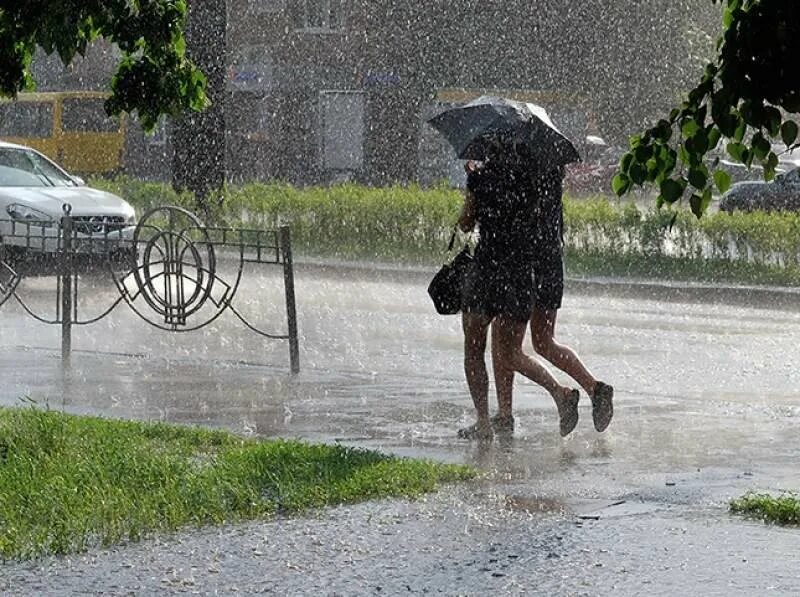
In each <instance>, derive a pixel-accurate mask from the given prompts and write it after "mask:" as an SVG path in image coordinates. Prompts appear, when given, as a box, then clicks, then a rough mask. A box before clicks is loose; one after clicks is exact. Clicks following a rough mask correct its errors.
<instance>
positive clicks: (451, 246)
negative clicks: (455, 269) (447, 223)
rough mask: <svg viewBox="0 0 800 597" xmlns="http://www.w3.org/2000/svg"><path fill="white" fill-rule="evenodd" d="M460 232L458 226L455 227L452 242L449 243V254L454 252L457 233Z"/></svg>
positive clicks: (451, 237)
mask: <svg viewBox="0 0 800 597" xmlns="http://www.w3.org/2000/svg"><path fill="white" fill-rule="evenodd" d="M457 231H458V224H456V225H455V226H453V234H451V235H450V242H449V243H447V252H448V253H449V252H450V251H452V250H453V245H454V244H455V243H456V232H457Z"/></svg>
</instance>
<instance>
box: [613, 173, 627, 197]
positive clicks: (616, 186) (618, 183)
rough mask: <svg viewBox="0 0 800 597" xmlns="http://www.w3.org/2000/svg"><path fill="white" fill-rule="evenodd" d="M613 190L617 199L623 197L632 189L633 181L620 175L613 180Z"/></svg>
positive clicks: (624, 175)
mask: <svg viewBox="0 0 800 597" xmlns="http://www.w3.org/2000/svg"><path fill="white" fill-rule="evenodd" d="M611 188H612V189H613V190H614V193H615V194H616V195H617V197H622V196H623V195H624V194H625V193H627V192H628V191H629V190H630V188H631V180H630V178H628V176H627V175H626V174H623V173H621V172H620V173H619V174H617V175H616V176H615V177H614V178H613V179H612V180H611Z"/></svg>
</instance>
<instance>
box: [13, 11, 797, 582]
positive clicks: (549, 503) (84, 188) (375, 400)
mask: <svg viewBox="0 0 800 597" xmlns="http://www.w3.org/2000/svg"><path fill="white" fill-rule="evenodd" d="M0 11H2V9H0ZM721 16H722V8H721V7H720V6H719V4H714V3H712V2H711V1H710V0H680V1H678V2H676V1H671V0H654V1H650V2H628V3H625V2H608V1H605V2H601V1H600V0H586V1H583V2H556V1H554V0H543V1H537V2H522V1H520V0H508V1H506V2H496V1H494V0H489V1H486V0H485V1H483V2H476V1H474V0H465V1H464V2H461V3H453V2H444V1H440V0H432V1H429V2H398V1H390V0H387V1H382V2H367V1H363V0H362V1H356V0H352V1H344V0H300V1H286V0H227V1H226V2H213V3H201V2H194V1H191V0H190V2H189V22H188V25H187V29H186V39H187V54H188V56H189V57H190V58H191V59H192V60H194V61H195V63H196V64H197V65H198V67H199V68H200V69H201V70H202V71H203V72H204V73H205V75H206V77H207V89H206V93H207V95H208V97H209V99H210V101H211V104H210V106H209V107H208V108H207V109H206V110H205V111H200V112H185V113H183V114H181V115H177V116H169V115H165V116H163V117H162V118H161V119H160V120H159V121H158V123H157V125H156V126H155V128H154V130H149V131H148V130H145V127H143V126H142V125H141V124H140V122H139V121H137V118H136V115H135V114H128V115H125V116H123V117H122V118H121V119H118V118H112V117H109V116H108V115H107V114H106V113H105V111H104V109H103V108H104V101H105V98H106V97H107V93H108V92H109V91H110V88H109V82H110V80H111V77H112V75H113V73H114V71H115V69H116V67H117V64H118V61H119V59H120V56H121V52H120V50H119V48H117V47H116V46H115V45H114V44H113V43H110V42H108V41H106V40H103V39H99V40H97V41H95V42H94V43H93V44H91V46H90V47H89V48H88V50H87V51H86V53H85V55H84V56H80V55H79V56H76V58H75V59H74V60H73V61H72V63H71V64H70V65H69V66H66V67H65V66H64V65H63V64H62V62H61V60H60V59H59V57H58V55H57V54H50V55H48V54H47V53H46V52H45V51H44V50H43V49H42V48H39V49H38V50H37V52H36V56H35V60H34V62H33V64H32V66H31V74H32V77H33V79H34V80H35V82H36V90H35V93H22V94H20V96H19V97H18V99H17V100H15V101H11V100H7V99H5V98H4V99H2V100H0V208H2V210H3V211H2V212H0V241H2V243H3V245H2V247H3V248H2V252H0V258H2V259H0V371H2V382H3V383H2V384H0V406H3V407H17V406H20V405H23V404H31V403H32V404H34V405H36V406H37V407H40V408H46V409H53V410H59V411H64V412H67V413H73V414H81V415H99V416H103V417H109V418H117V419H133V420H141V421H153V422H167V423H177V424H181V425H198V426H202V427H208V428H213V429H225V430H230V431H233V432H235V433H237V434H239V435H242V436H244V437H247V438H262V439H276V438H287V439H300V440H303V441H308V442H318V443H324V444H340V445H345V446H354V447H358V448H365V449H370V450H377V451H380V452H384V453H388V454H393V455H398V456H402V457H409V458H421V459H429V460H434V461H440V462H446V463H457V464H467V465H470V466H473V467H475V468H476V469H477V470H478V471H479V477H478V479H477V480H475V481H470V482H469V483H465V484H458V485H447V486H444V487H442V488H440V489H439V490H438V491H437V492H435V493H433V494H429V495H426V496H424V497H423V498H420V499H418V500H411V501H408V500H402V499H386V500H380V501H368V502H363V503H357V504H344V505H340V506H336V507H333V508H326V509H322V510H320V511H314V512H311V513H307V514H303V515H302V516H295V517H290V516H279V517H278V518H276V519H274V520H266V521H252V522H235V523H234V522H228V523H226V524H224V525H221V526H219V527H204V528H201V529H187V530H183V531H179V532H177V533H174V534H168V535H158V536H155V537H148V538H145V539H143V540H141V541H137V542H130V543H126V544H123V545H116V546H113V547H109V548H100V547H98V548H94V549H91V550H89V551H87V552H84V553H79V554H76V555H73V556H69V557H61V556H47V557H44V558H39V559H36V560H31V561H21V562H3V563H0V592H2V593H3V594H31V595H33V594H37V595H50V594H53V595H55V594H80V593H104V594H114V595H116V594H131V593H133V594H174V593H183V592H194V593H200V594H218V593H219V594H231V593H236V592H241V593H254V592H276V593H281V594H326V595H340V594H342V595H349V594H353V595H362V594H363V595H366V594H387V595H395V594H400V593H403V594H408V593H411V594H418V593H420V594H421V593H431V592H437V593H441V594H447V595H479V594H487V593H489V592H494V593H496V594H499V595H506V594H508V595H517V594H535V595H611V594H613V595H620V596H624V595H641V594H655V595H658V594H674V593H675V592H677V591H679V590H688V591H691V592H693V593H696V594H703V595H722V594H725V595H754V594H766V593H768V592H770V593H773V594H777V595H795V594H798V592H800V575H798V573H797V570H796V565H795V562H794V560H795V554H796V553H798V550H799V549H800V535H798V534H797V532H796V528H791V527H789V528H785V529H782V528H778V527H776V526H772V525H766V524H762V523H761V522H760V521H754V520H749V519H746V518H743V517H741V516H737V515H735V514H733V513H731V512H730V508H729V505H730V502H731V500H734V499H736V498H739V497H741V496H742V495H746V494H748V493H749V492H755V493H769V494H774V495H778V494H785V493H787V492H788V493H789V494H791V495H794V494H795V492H797V491H798V485H797V471H796V466H795V461H796V459H797V456H798V454H800V440H798V436H797V433H796V427H797V421H798V417H800V397H799V396H800V395H798V392H797V387H798V385H800V373H799V372H798V369H797V367H796V366H795V363H796V362H797V361H798V360H800V343H798V342H797V338H798V337H800V301H798V300H797V299H798V294H797V284H798V281H799V280H800V274H798V272H799V271H800V269H798V251H797V246H796V241H795V240H794V237H795V236H796V234H795V233H794V232H795V230H796V229H797V228H796V222H795V220H794V219H792V218H796V213H795V211H794V210H796V209H797V208H798V206H800V205H798V204H797V203H796V202H797V199H796V198H797V197H800V178H798V172H800V170H797V168H798V167H800V156H797V155H796V154H797V150H796V151H794V152H791V151H790V148H789V147H784V149H785V151H784V152H782V153H781V154H780V161H779V164H778V167H777V170H776V172H777V174H778V176H777V178H776V179H775V181H774V182H771V183H765V182H764V180H763V175H762V174H763V173H762V172H761V171H759V167H758V166H754V167H753V168H751V169H747V168H745V167H744V166H742V165H741V164H735V163H733V162H732V161H730V160H728V159H727V158H726V156H725V155H724V154H720V155H721V157H722V159H721V160H718V162H717V163H718V164H721V166H720V167H722V168H724V169H725V170H726V172H728V174H729V175H730V177H731V179H732V181H733V182H734V183H735V184H734V186H733V188H732V191H731V192H730V195H729V196H728V198H727V199H725V202H723V200H722V197H721V195H722V193H715V194H714V197H713V199H712V201H711V204H710V206H709V208H708V211H707V213H705V214H704V215H703V217H702V218H699V219H698V218H697V217H695V215H693V214H692V213H691V210H690V205H689V202H688V199H687V200H685V201H682V202H680V203H678V204H676V205H675V206H667V207H662V208H660V209H659V208H658V207H657V206H656V196H657V195H658V189H657V188H653V187H652V186H651V187H648V186H644V187H641V188H638V187H637V188H636V189H635V190H633V191H631V192H630V193H628V194H627V195H625V196H624V197H622V198H618V197H616V195H615V193H614V192H613V190H612V178H613V177H614V175H615V173H616V172H617V168H618V164H619V162H620V159H621V157H622V156H623V155H624V154H625V152H626V151H628V149H629V145H628V143H629V138H630V137H631V136H632V135H634V134H637V133H641V132H642V131H643V130H645V129H646V128H647V127H649V126H652V125H653V124H654V123H655V122H656V121H658V119H660V118H665V117H666V115H667V114H669V112H670V110H671V109H672V108H674V107H676V106H679V105H680V102H681V101H682V99H683V97H684V96H685V94H686V93H687V92H688V91H689V90H690V89H691V88H692V87H694V86H695V85H697V84H698V82H699V80H700V77H701V76H702V72H703V68H704V66H705V65H706V63H708V62H709V61H710V60H713V59H714V57H715V49H714V48H715V46H714V44H715V41H716V39H717V38H718V37H719V36H720V34H721V33H722V30H723V29H722V19H721ZM487 97H501V98H507V99H508V100H512V101H511V102H507V103H508V104H511V105H515V106H517V108H519V106H524V105H531V106H534V107H536V109H538V110H541V111H542V112H541V113H542V114H545V116H546V117H547V119H548V120H547V121H546V124H548V126H549V127H550V128H549V129H548V127H544V128H545V129H548V131H549V132H548V134H550V135H551V136H553V137H554V138H556V137H557V141H558V143H559V144H562V143H563V145H560V147H561V150H563V152H566V153H569V154H570V156H572V154H571V152H573V151H574V152H575V155H574V159H573V157H570V158H569V159H566V158H565V159H563V163H561V164H559V167H563V168H564V172H565V174H564V179H563V191H564V215H563V218H564V226H565V229H564V231H563V237H564V242H565V248H564V261H565V271H566V278H565V286H564V296H563V304H562V306H561V308H560V309H559V318H558V325H557V328H556V339H557V340H558V341H559V342H561V343H563V344H565V345H568V346H569V347H571V348H572V349H573V350H574V351H575V352H576V353H577V354H579V355H580V359H581V360H582V361H583V362H584V363H585V364H586V366H587V367H588V368H589V369H590V370H591V371H592V374H593V375H596V376H597V378H598V379H602V380H605V381H607V382H608V383H609V384H612V385H613V387H614V417H613V420H612V421H611V423H610V426H609V427H608V429H607V430H606V431H604V432H602V433H600V432H598V431H596V430H595V429H594V428H593V426H592V400H591V397H590V396H589V395H587V392H585V391H584V390H583V389H581V390H580V399H579V402H578V407H577V408H578V423H577V426H576V427H575V430H574V431H572V432H571V433H569V434H568V435H567V437H564V438H562V437H561V436H560V434H559V414H558V412H557V410H556V408H555V407H554V404H553V399H552V398H551V397H550V395H549V394H548V392H546V391H545V390H544V389H543V388H542V387H540V386H538V385H537V384H534V383H532V382H530V381H528V380H527V379H525V378H523V377H522V375H517V376H516V377H515V381H514V386H513V412H514V417H515V424H514V425H515V426H514V428H513V433H512V434H510V435H509V434H503V433H496V434H495V435H494V439H493V441H490V442H482V441H472V440H469V439H462V438H460V437H458V435H457V432H458V430H459V429H461V428H465V427H466V426H468V425H471V424H472V423H474V422H475V407H474V406H473V401H472V400H471V398H470V390H469V387H468V384H467V381H466V379H465V364H464V361H465V337H464V331H463V329H462V319H461V315H460V314H458V315H456V314H450V315H441V314H439V313H437V312H436V308H435V307H434V304H433V303H432V302H431V297H430V296H429V294H428V292H427V288H428V285H429V284H430V282H431V279H432V278H433V276H434V274H435V273H436V272H437V270H439V268H440V267H441V265H442V264H443V263H445V262H446V261H447V260H448V259H451V258H452V256H453V253H454V251H448V250H447V244H448V239H449V238H450V236H451V233H452V232H453V228H454V226H456V224H457V220H458V218H459V211H460V210H461V205H462V200H463V197H464V196H465V193H468V191H467V190H466V189H467V186H468V177H469V174H468V173H469V168H470V165H469V164H470V163H469V162H467V160H466V157H465V155H466V154H465V153H464V151H466V149H465V148H466V147H467V144H466V142H465V143H462V145H461V146H460V147H458V148H456V147H455V146H456V145H457V143H454V142H453V141H452V140H451V139H450V140H449V139H448V137H447V134H446V133H445V132H444V131H443V130H442V128H443V127H438V126H436V125H435V124H434V123H436V119H437V118H439V119H440V120H441V119H442V118H443V115H445V114H446V113H447V111H448V110H452V109H455V108H458V107H463V106H464V105H469V102H476V101H477V102H480V101H481V99H479V98H487ZM454 126H456V127H457V126H458V123H456V125H454ZM54 127H60V130H59V131H58V132H57V133H54V130H55V129H54ZM537 131H539V132H538V133H537V134H539V135H542V134H543V133H542V132H541V128H537ZM553 131H555V133H554V132H553ZM556 133H557V136H556ZM75 139H77V141H78V142H77V143H76V142H74V140H75ZM56 140H58V141H59V142H60V143H62V145H61V146H59V147H56V145H54V144H52V143H50V142H51V141H52V142H53V143H55V141H56ZM4 142H10V143H12V144H16V145H22V146H25V147H31V148H33V149H35V150H37V151H38V152H41V154H43V155H45V156H46V157H47V158H49V159H50V160H52V161H54V162H55V163H56V164H58V165H59V166H60V167H61V168H63V171H62V170H61V169H57V170H53V171H50V170H46V166H45V165H38V166H37V165H35V164H34V165H33V166H32V168H33V170H31V172H26V173H25V175H26V176H29V175H33V178H32V180H33V182H32V183H31V184H34V186H39V187H41V186H46V187H47V194H48V200H52V201H59V203H58V206H59V209H57V210H55V211H48V209H49V208H47V207H45V202H44V201H41V202H40V203H34V202H33V201H31V203H30V205H27V204H25V201H26V197H27V196H28V195H23V193H22V192H16V194H14V193H15V192H11V191H8V189H9V188H12V189H13V188H20V186H22V185H21V183H18V182H14V183H13V184H11V183H8V184H5V183H2V179H3V176H5V174H4V171H5V169H6V168H7V167H8V168H9V169H11V168H14V167H15V166H14V164H13V163H12V162H10V161H7V159H10V158H6V157H4V154H3V152H4V151H10V150H9V149H8V148H9V147H11V146H9V145H8V143H5V144H4ZM16 145H15V147H14V148H13V149H14V151H16V150H17V149H18V148H16ZM565 148H566V149H565ZM462 150H463V151H462ZM711 154H712V155H711V159H713V158H714V157H720V156H717V154H716V153H714V152H711ZM9 155H10V154H9ZM468 157H469V158H470V159H471V160H478V161H479V162H480V156H476V155H469V156H468ZM562 157H563V156H562ZM31 159H35V158H31ZM32 163H33V162H32ZM42 164H44V162H42ZM48 174H49V175H48ZM62 175H63V176H64V177H65V178H64V179H63V181H62V182H58V181H60V180H61V179H60V178H59V177H60V176H62ZM15 180H16V179H15ZM26 180H27V179H26ZM43 181H44V182H43ZM54 181H55V182H54ZM737 185H739V186H737ZM754 185H755V186H754ZM761 185H769V186H768V187H762V186H761ZM3 187H6V188H3ZM51 187H52V188H51ZM763 188H768V190H767V191H765V196H766V197H767V199H766V201H767V203H765V204H763V205H761V204H759V203H758V202H759V201H760V200H762V198H761V195H760V193H761V189H763ZM137 189H138V190H137ZM142 189H144V190H142ZM7 191H8V192H7ZM126 192H131V193H134V192H136V193H139V194H138V195H136V196H135V197H133V196H126V194H125V193H126ZM781 193H783V194H781ZM267 195H270V199H269V201H272V203H269V202H268V200H267V199H265V197H266V196H267ZM118 198H121V199H123V200H126V201H130V203H131V205H132V206H133V208H135V215H132V214H129V213H128V212H127V211H125V209H127V207H126V205H127V204H125V205H122V204H123V203H125V202H120V203H117V200H118ZM61 202H63V203H68V204H69V209H66V208H64V209H61ZM304 202H305V203H304ZM793 202H794V203H793ZM54 205H55V203H54ZM265 205H268V207H264V206H265ZM759 205H761V209H770V210H772V211H771V212H769V213H767V212H761V211H753V210H758V209H759ZM167 206H170V207H167ZM133 208H131V209H133ZM102 210H105V211H102ZM776 210H784V211H776ZM100 211H102V214H101V213H100ZM57 220H58V221H57ZM65 220H68V221H69V226H71V227H72V226H75V227H76V228H75V230H76V231H77V232H75V234H74V239H75V242H76V243H80V242H82V243H83V244H78V245H76V247H75V248H74V251H75V260H74V265H75V267H78V266H77V264H78V262H79V261H80V263H81V267H80V268H79V269H76V270H70V273H69V274H68V275H66V276H65V275H59V272H62V273H63V270H62V269H60V268H62V267H65V266H64V263H66V261H65V260H64V257H63V250H62V245H60V244H58V243H59V242H62V241H59V240H58V238H57V232H55V231H56V230H58V228H59V226H60V225H63V222H64V221H65ZM282 231H283V232H282ZM776 231H777V232H776ZM54 235H55V236H54ZM32 238H33V239H34V240H32ZM92 238H94V240H91V239H92ZM454 238H455V239H456V243H455V248H456V249H457V250H460V249H461V247H462V246H465V245H467V246H473V247H474V246H475V244H476V243H479V242H480V231H477V232H472V233H454ZM36 239H38V240H36ZM87 239H88V240H87ZM86 247H89V248H88V249H87V248H86ZM70 250H73V249H70ZM43 253H44V254H49V257H48V256H47V255H44V256H42V254H43ZM95 253H98V254H100V255H99V257H98V255H96V254H95ZM112 254H113V255H114V258H113V259H111V258H109V257H110V255H112ZM48 259H51V261H48ZM84 261H86V264H85V267H84ZM69 263H70V264H73V262H72V261H70V262H69ZM70 267H72V265H70ZM67 313H69V316H67V315H66V314H67ZM65 321H68V323H64V322H65ZM526 325H527V323H526ZM65 334H66V336H65ZM65 338H67V340H65ZM522 348H523V350H524V352H525V353H527V354H529V355H532V356H533V357H535V358H537V359H538V361H539V362H542V363H543V364H544V365H545V366H546V367H547V368H548V369H549V370H550V371H551V372H552V373H553V375H554V376H555V377H556V378H557V379H558V381H559V382H560V383H562V384H567V385H568V386H569V387H570V388H572V387H576V388H578V387H579V385H578V384H577V383H576V382H575V381H574V380H572V379H571V378H569V377H568V376H567V374H566V373H564V372H562V371H561V370H559V369H557V368H556V367H555V366H553V365H551V364H550V363H549V362H547V361H546V360H545V359H544V358H543V357H541V356H537V355H536V352H535V351H534V345H533V343H532V338H531V329H530V327H529V326H528V327H527V334H526V336H525V339H524V341H523V345H522ZM486 364H487V367H488V371H489V396H488V399H489V408H490V413H491V414H494V413H495V412H496V411H497V409H498V404H497V399H496V393H495V382H494V379H493V372H494V368H493V363H492V342H491V340H490V342H489V347H488V348H487V350H486ZM0 462H2V459H1V458H0ZM0 466H2V464H0ZM0 524H2V521H0Z"/></svg>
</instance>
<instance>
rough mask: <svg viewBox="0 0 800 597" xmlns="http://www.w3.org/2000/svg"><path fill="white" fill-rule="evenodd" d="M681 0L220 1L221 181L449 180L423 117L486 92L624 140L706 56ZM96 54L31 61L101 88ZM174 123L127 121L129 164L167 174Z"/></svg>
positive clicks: (59, 80) (48, 76) (577, 128)
mask: <svg viewBox="0 0 800 597" xmlns="http://www.w3.org/2000/svg"><path fill="white" fill-rule="evenodd" d="M195 1H196V2H198V3H200V2H204V1H205V0H195ZM688 1H689V2H691V3H696V7H695V10H702V9H704V8H705V10H707V11H710V9H709V8H708V7H706V5H707V4H709V3H708V2H706V1H705V0H688ZM192 4H193V3H192V2H191V1H190V12H191V10H192ZM674 4H675V3H674V2H673V1H672V0H648V1H645V0H641V1H638V0H637V1H636V2H609V1H608V0H582V1H581V2H569V1H566V2H565V1H564V0H481V1H477V0H463V1H462V2H460V3H454V2H451V1H450V0H425V1H424V2H422V1H420V0H227V27H226V36H225V43H226V48H225V55H226V70H225V83H224V93H223V102H224V128H225V139H224V146H225V170H226V177H227V178H228V180H230V181H233V182H243V181H249V180H271V179H278V180H284V181H288V182H292V183H296V184H317V183H329V182H333V181H342V180H354V181H359V182H363V183H366V184H375V185H383V184H389V183H395V182H398V183H408V182H421V183H423V184H432V183H435V182H437V181H440V180H442V179H449V180H450V181H451V182H454V183H458V181H459V178H460V177H461V176H462V172H461V167H460V164H459V163H458V162H457V161H456V160H455V157H454V156H453V155H452V153H450V150H449V148H448V147H447V145H446V144H445V143H444V142H443V141H442V140H441V139H440V138H439V136H438V135H437V134H436V133H435V132H434V131H433V130H432V129H431V128H430V127H429V126H428V125H427V124H425V120H426V119H427V118H428V117H430V116H432V115H433V114H435V113H436V112H437V111H439V110H441V109H442V108H444V107H446V106H448V105H452V104H453V103H458V102H461V101H465V100H468V99H471V98H472V97H475V96H477V95H480V94H482V93H495V94H502V95H507V96H511V97H515V98H517V99H524V100H527V101H534V102H536V103H540V104H542V105H543V106H544V107H545V108H547V110H548V112H550V114H551V116H552V118H553V120H554V122H555V123H556V125H557V126H559V128H561V129H562V130H563V132H565V133H566V134H567V135H568V136H570V137H571V138H572V139H573V140H575V141H576V143H577V144H578V145H579V146H580V145H581V142H582V141H583V140H584V139H585V137H586V136H587V135H594V136H601V137H603V138H604V139H606V141H607V142H609V143H612V144H624V143H625V141H626V137H627V135H628V134H629V133H630V132H631V131H633V130H636V129H638V128H640V127H641V126H644V125H645V124H647V123H648V122H649V121H650V120H651V119H652V118H655V117H658V116H660V115H661V114H663V113H664V111H665V110H666V109H667V108H668V107H669V106H671V105H672V104H674V103H675V102H676V101H677V100H678V98H679V95H680V91H681V90H682V89H684V88H686V87H688V86H689V84H690V83H692V82H693V81H692V77H693V76H694V73H695V72H698V71H697V66H698V65H699V63H698V58H697V55H698V53H700V54H702V52H703V51H705V52H706V53H707V52H710V51H711V48H712V44H711V38H710V37H708V39H705V40H703V39H702V36H699V37H698V36H695V37H697V39H695V38H694V37H692V35H693V34H692V31H693V30H692V27H694V26H695V25H694V24H695V23H696V20H697V14H698V13H697V12H694V13H693V12H692V11H687V10H684V8H685V7H675V6H673V5H674ZM686 14H693V15H694V16H692V17H691V18H692V19H694V20H693V21H688V20H687V19H688V18H689V17H686V16H684V15H686ZM706 16H708V15H706ZM712 16H713V15H712ZM201 25H203V23H201ZM205 26H210V25H209V24H208V23H206V24H205ZM695 33H696V32H695ZM200 38H202V36H200ZM698 40H699V41H698ZM704 43H706V44H707V46H704V45H703V44H704ZM698 48H700V49H698ZM96 54H97V55H95V54H90V56H89V58H87V59H86V60H83V61H81V63H80V64H79V65H77V66H76V67H72V69H71V71H69V72H67V71H59V69H58V67H57V66H54V64H52V62H53V61H52V59H51V60H49V61H48V60H43V61H39V62H40V63H41V64H40V67H39V68H40V70H39V72H37V73H36V78H37V80H38V81H39V82H40V86H41V84H42V83H44V86H45V88H50V87H61V88H65V87H72V88H96V87H98V86H101V87H102V86H103V84H104V83H105V84H107V82H108V80H109V79H110V72H111V70H112V69H113V65H114V60H113V57H114V53H113V51H111V50H109V49H108V48H107V47H106V46H103V47H101V48H100V49H99V50H97V51H96ZM76 73H77V74H76ZM172 129H173V127H172V126H171V125H170V123H167V122H165V123H164V125H163V127H161V128H160V129H159V130H158V131H157V133H156V134H155V135H153V136H146V135H144V134H142V132H141V130H140V129H139V128H138V127H136V126H135V123H131V126H129V127H128V130H129V134H128V137H129V138H128V147H127V150H126V156H125V162H126V165H127V168H128V171H129V173H131V174H132V175H135V176H143V177H148V178H164V179H169V178H170V176H171V169H172V168H173V167H174V163H175V160H174V159H173V154H175V151H174V149H173V147H172V142H173V141H174V135H173V134H171V133H172V132H173V131H172ZM179 144H180V145H186V144H187V141H186V140H181V141H180V143H179Z"/></svg>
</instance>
